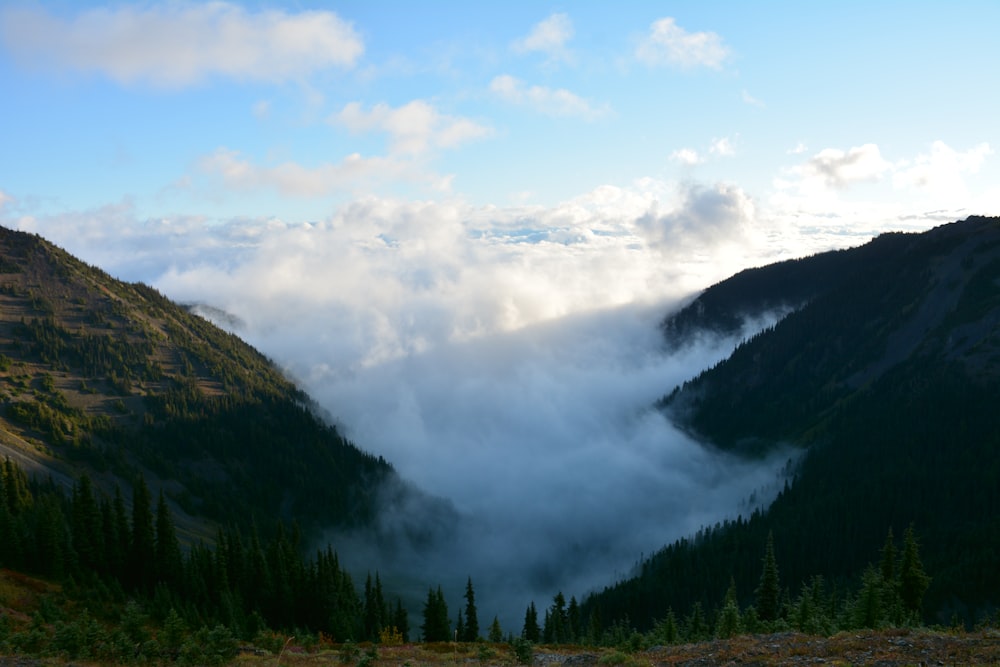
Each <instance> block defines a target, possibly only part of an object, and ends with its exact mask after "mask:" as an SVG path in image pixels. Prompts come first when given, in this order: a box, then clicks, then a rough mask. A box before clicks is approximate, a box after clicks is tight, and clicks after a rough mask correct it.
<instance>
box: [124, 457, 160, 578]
mask: <svg viewBox="0 0 1000 667" xmlns="http://www.w3.org/2000/svg"><path fill="white" fill-rule="evenodd" d="M131 535H132V542H131V544H130V545H129V547H130V548H129V555H128V583H129V584H130V585H131V586H132V587H134V588H137V589H139V590H141V591H143V592H145V593H151V592H152V591H153V575H154V572H153V567H154V563H155V558H156V538H155V536H154V533H153V512H152V508H151V502H150V498H149V488H147V487H146V480H144V479H143V478H142V476H141V475H140V476H139V477H137V478H136V481H135V484H134V485H133V487H132V531H131Z"/></svg>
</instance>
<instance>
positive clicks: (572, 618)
mask: <svg viewBox="0 0 1000 667" xmlns="http://www.w3.org/2000/svg"><path fill="white" fill-rule="evenodd" d="M581 634H582V628H581V627H580V605H579V604H578V603H577V601H576V596H571V597H570V599H569V609H568V610H567V612H566V641H567V642H570V643H575V642H578V641H579V640H580V635H581Z"/></svg>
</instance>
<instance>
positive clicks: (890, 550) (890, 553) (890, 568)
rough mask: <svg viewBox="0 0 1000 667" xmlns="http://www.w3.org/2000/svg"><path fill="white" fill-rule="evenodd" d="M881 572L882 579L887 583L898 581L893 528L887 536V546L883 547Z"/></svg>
mask: <svg viewBox="0 0 1000 667" xmlns="http://www.w3.org/2000/svg"><path fill="white" fill-rule="evenodd" d="M881 555H882V560H881V563H880V565H881V570H882V579H883V580H885V581H887V582H893V581H896V544H895V542H894V541H893V536H892V528H891V527H890V528H889V534H888V535H886V536H885V544H884V545H883V546H882V554H881Z"/></svg>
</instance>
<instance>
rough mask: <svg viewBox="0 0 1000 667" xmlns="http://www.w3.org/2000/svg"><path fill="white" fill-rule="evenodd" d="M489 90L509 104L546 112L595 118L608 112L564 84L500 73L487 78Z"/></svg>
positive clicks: (548, 113)
mask: <svg viewBox="0 0 1000 667" xmlns="http://www.w3.org/2000/svg"><path fill="white" fill-rule="evenodd" d="M490 91H491V92H492V93H493V94H495V95H497V96H498V97H499V98H500V99H502V100H504V101H505V102H509V103H511V104H517V105H522V106H528V107H531V108H532V109H534V110H535V111H538V112H539V113H543V114H546V115H549V116H580V117H582V118H586V119H594V118H598V117H600V116H603V115H604V114H606V113H607V109H606V108H598V107H595V106H594V105H592V104H591V103H590V102H588V101H587V100H585V99H584V98H582V97H580V96H578V95H576V94H575V93H572V92H570V91H568V90H566V89H565V88H557V89H553V88H548V87H545V86H528V85H526V84H525V83H524V82H523V81H521V80H520V79H517V78H515V77H513V76H510V75H509V74H501V75H500V76H497V77H495V78H494V79H493V81H491V82H490Z"/></svg>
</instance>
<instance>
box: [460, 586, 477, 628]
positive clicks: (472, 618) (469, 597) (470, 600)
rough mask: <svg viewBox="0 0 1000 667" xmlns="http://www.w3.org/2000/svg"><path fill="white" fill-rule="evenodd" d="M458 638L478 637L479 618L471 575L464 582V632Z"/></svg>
mask: <svg viewBox="0 0 1000 667" xmlns="http://www.w3.org/2000/svg"><path fill="white" fill-rule="evenodd" d="M460 639H462V640H463V641H467V642H474V641H476V640H477V639H479V618H478V616H477V615H476V593H475V591H474V590H472V577H469V580H468V582H467V583H466V584H465V633H464V634H463V636H462V637H461V638H460Z"/></svg>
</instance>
